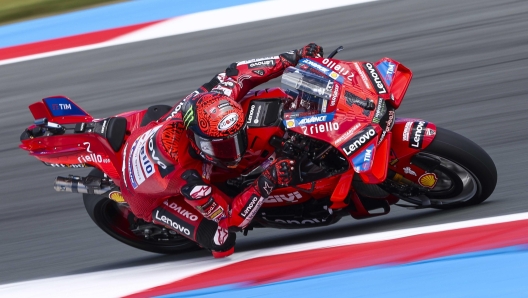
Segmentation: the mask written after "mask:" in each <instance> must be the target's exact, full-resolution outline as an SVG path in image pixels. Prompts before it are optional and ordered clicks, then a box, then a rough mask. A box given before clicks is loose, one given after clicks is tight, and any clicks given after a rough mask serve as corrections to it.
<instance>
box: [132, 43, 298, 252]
mask: <svg viewBox="0 0 528 298" xmlns="http://www.w3.org/2000/svg"><path fill="white" fill-rule="evenodd" d="M299 56H300V54H298V52H297V51H291V52H287V53H283V54H280V55H278V56H273V57H265V58H259V59H251V60H246V61H240V62H237V63H233V64H231V65H230V66H229V67H228V68H227V69H226V71H225V72H223V73H220V74H218V75H216V76H215V77H214V78H213V79H212V80H211V81H210V82H208V83H206V84H204V85H203V86H201V87H200V88H198V90H196V91H194V92H193V93H191V94H190V95H188V96H187V97H186V98H185V99H184V100H183V101H181V102H180V103H178V104H177V105H175V106H174V107H173V108H172V110H171V111H170V112H169V113H168V114H167V115H165V116H163V117H162V118H161V119H160V120H158V121H153V122H151V123H149V124H147V125H146V126H144V127H140V128H138V129H137V130H135V131H134V132H133V133H132V134H131V135H130V137H129V138H128V139H127V141H126V143H125V149H124V150H125V153H124V154H123V166H122V171H123V177H124V179H123V180H124V185H122V194H123V196H124V198H125V199H126V201H127V202H128V204H129V205H130V208H131V210H132V212H133V213H134V214H135V215H136V216H137V217H138V218H141V219H143V220H145V221H148V222H151V221H153V222H156V223H160V224H162V225H165V226H169V227H170V228H172V229H173V230H176V231H177V232H179V233H180V234H182V235H184V236H186V237H187V238H189V239H191V240H193V241H196V242H198V243H199V244H200V245H201V246H203V247H206V248H211V247H214V244H216V245H219V243H220V244H222V240H225V237H227V235H218V233H217V227H218V222H221V223H222V225H226V226H224V227H223V228H225V229H227V228H228V227H239V228H244V227H246V226H247V225H248V224H249V223H250V222H251V220H252V219H253V217H254V216H255V214H256V212H257V210H258V209H259V208H260V206H261V205H262V202H263V201H264V199H265V198H266V197H267V196H268V195H269V194H270V193H271V191H272V190H273V187H274V185H273V184H272V183H271V182H270V181H267V180H266V178H265V177H263V178H262V179H257V181H255V183H253V184H252V185H250V186H249V187H248V188H247V189H246V190H245V191H244V192H243V193H241V194H240V195H238V196H237V197H235V198H234V199H231V198H230V197H228V196H227V195H225V194H224V193H223V192H222V191H220V190H219V189H217V188H216V187H215V186H213V185H211V184H210V181H209V175H210V173H211V170H212V168H213V166H212V165H211V164H209V163H207V162H205V161H204V160H203V159H201V158H199V157H197V155H196V154H193V150H194V149H193V148H192V146H191V145H190V142H189V140H188V138H187V136H186V134H185V130H184V126H183V122H182V114H181V111H180V109H181V107H182V105H183V103H184V102H185V101H187V100H190V99H192V97H193V96H195V95H196V94H199V93H202V92H219V93H223V94H224V95H226V96H229V97H230V98H232V99H233V100H236V101H240V100H241V99H242V98H243V97H244V96H245V95H246V94H247V93H248V92H249V91H250V90H251V89H252V88H253V87H255V86H257V85H259V84H262V83H264V82H266V81H269V80H270V79H273V78H276V77H278V76H279V75H281V74H282V72H283V70H284V69H285V68H286V67H288V66H292V65H295V64H296V63H297V62H298V60H299V59H300V57H299ZM168 131H170V132H173V133H174V132H177V133H178V136H179V137H178V140H177V142H176V143H175V145H174V146H177V150H174V149H175V148H170V149H171V150H164V149H167V148H163V147H162V146H164V145H163V142H162V139H163V137H164V133H165V132H168ZM167 152H177V153H173V154H171V156H169V154H168V153H167ZM223 219H225V220H223ZM221 220H222V221H221ZM215 233H216V236H217V238H218V237H220V238H222V237H224V239H215V240H212V239H213V238H214V235H215ZM220 234H222V233H220Z"/></svg>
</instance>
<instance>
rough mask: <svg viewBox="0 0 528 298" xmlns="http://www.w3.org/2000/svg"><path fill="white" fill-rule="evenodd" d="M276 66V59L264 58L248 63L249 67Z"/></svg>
mask: <svg viewBox="0 0 528 298" xmlns="http://www.w3.org/2000/svg"><path fill="white" fill-rule="evenodd" d="M273 66H275V60H262V61H255V62H251V63H249V64H248V67H249V68H262V67H273Z"/></svg>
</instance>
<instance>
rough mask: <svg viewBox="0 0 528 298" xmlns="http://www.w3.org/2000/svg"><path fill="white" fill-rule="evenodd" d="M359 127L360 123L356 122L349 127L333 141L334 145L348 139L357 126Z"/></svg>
mask: <svg viewBox="0 0 528 298" xmlns="http://www.w3.org/2000/svg"><path fill="white" fill-rule="evenodd" d="M360 127H361V123H356V124H355V125H354V126H352V127H351V128H349V129H348V130H347V131H346V132H345V133H344V134H342V135H341V136H340V137H339V138H338V139H337V140H335V141H334V145H336V146H337V145H339V144H341V143H343V142H344V141H346V140H348V138H350V137H351V136H352V135H353V134H354V133H355V132H356V131H357V130H358V129H359V128H360Z"/></svg>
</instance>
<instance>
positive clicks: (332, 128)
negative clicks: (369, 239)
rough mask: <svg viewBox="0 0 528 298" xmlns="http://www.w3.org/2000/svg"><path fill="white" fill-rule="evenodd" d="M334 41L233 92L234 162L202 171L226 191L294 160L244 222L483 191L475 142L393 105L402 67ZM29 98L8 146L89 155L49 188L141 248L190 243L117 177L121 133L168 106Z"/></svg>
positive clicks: (292, 219) (439, 203)
mask: <svg viewBox="0 0 528 298" xmlns="http://www.w3.org/2000/svg"><path fill="white" fill-rule="evenodd" d="M340 50H342V47H340V48H338V49H336V50H335V51H334V52H332V54H330V55H329V57H327V58H313V59H312V58H310V59H302V60H300V61H299V63H298V64H297V66H296V67H289V68H287V69H286V70H285V71H284V73H283V75H282V78H281V82H282V84H283V88H272V89H265V90H258V91H251V92H250V93H249V94H248V95H247V96H246V97H245V98H244V99H243V100H242V101H241V104H242V106H243V108H244V110H245V112H246V125H247V129H248V150H247V152H246V154H245V155H244V158H243V160H242V162H241V163H240V164H239V166H238V167H237V168H236V169H230V170H229V171H225V170H222V169H216V168H215V170H213V171H212V172H211V182H212V183H214V184H215V185H216V186H218V187H219V188H220V189H221V190H223V191H224V192H226V193H227V194H229V195H232V196H235V195H237V194H238V193H239V192H240V191H241V190H243V189H244V188H245V187H246V186H247V185H248V184H250V183H251V182H253V181H254V179H256V177H258V176H259V175H260V173H261V172H262V171H263V170H264V169H265V168H266V167H267V166H268V165H269V164H270V163H271V162H272V161H273V160H274V159H275V158H278V157H288V158H293V159H295V160H296V161H297V163H296V168H295V175H294V178H293V181H292V183H291V186H290V187H285V188H279V189H276V190H275V191H274V192H273V193H272V194H271V195H270V196H269V197H268V198H267V199H266V200H265V202H264V204H263V205H262V207H261V208H260V210H259V211H258V214H257V215H256V217H255V218H254V220H253V222H252V223H251V224H250V225H249V226H248V227H247V228H246V229H245V230H244V231H243V232H244V234H246V233H247V232H248V231H249V230H251V229H253V228H280V229H292V228H309V227H318V226H326V225H330V224H333V223H336V222H337V221H338V220H339V219H340V218H342V217H343V216H352V217H353V218H356V219H362V218H368V217H373V216H379V215H384V214H387V213H389V211H390V206H391V205H396V206H403V207H407V208H414V209H421V208H436V209H451V208H458V207H463V206H470V205H475V204H479V203H481V202H483V201H484V200H486V199H487V198H488V197H489V196H490V195H491V193H492V192H493V190H494V189H495V185H496V183H497V171H496V168H495V164H494V163H493V161H492V159H491V158H490V157H489V155H488V154H487V153H486V152H485V151H484V150H483V149H482V148H480V147H479V146H478V145H476V144H475V143H473V142H472V141H470V140H468V139H467V138H465V137H463V136H461V135H458V134H456V133H454V132H452V131H449V130H446V129H442V128H439V127H437V126H436V125H434V124H433V123H431V122H428V121H426V120H421V119H411V118H397V117H396V110H397V109H398V107H399V106H400V105H401V103H402V100H403V97H404V95H405V93H406V91H407V88H408V86H409V83H410V81H411V78H412V72H411V71H410V70H409V69H408V68H406V67H405V66H404V65H403V64H401V63H399V62H398V61H395V60H393V59H390V58H383V59H381V60H379V61H377V62H375V63H370V62H359V61H351V62H348V61H341V60H337V59H333V57H334V55H335V54H336V53H338V52H339V51H340ZM29 109H30V111H31V113H32V114H33V117H34V119H35V121H34V124H33V125H31V126H30V127H28V128H27V129H26V130H25V131H24V132H23V133H22V135H21V142H22V144H21V145H20V148H22V149H23V150H26V151H28V152H29V154H30V155H32V156H34V157H36V158H37V159H39V160H40V161H42V162H43V163H44V164H45V165H47V166H51V167H69V168H84V167H93V168H94V169H93V170H92V171H91V172H90V174H89V175H87V176H85V177H81V176H72V175H70V177H57V179H56V181H55V189H56V190H57V191H66V192H74V193H82V194H83V200H84V204H85V207H86V210H87V212H88V214H89V215H90V217H91V218H92V219H93V221H94V222H95V223H96V224H97V225H98V226H99V227H100V228H101V229H102V230H103V231H105V232H106V233H108V234H109V235H110V236H112V237H114V238H115V239H117V240H119V241H121V242H123V243H125V244H128V245H131V246H133V247H135V248H138V249H143V250H146V251H150V252H156V253H177V252H180V251H183V250H187V249H190V248H193V247H196V244H195V243H194V242H192V241H190V240H188V239H187V238H185V237H183V236H182V235H181V234H180V231H175V230H173V229H171V228H170V227H168V226H162V225H158V224H154V223H149V222H144V221H142V220H140V219H138V218H136V217H135V216H134V214H133V213H132V212H131V211H130V209H129V208H128V205H127V202H126V201H125V200H124V199H123V197H122V195H121V193H120V189H119V186H120V185H121V181H122V177H121V175H122V171H121V168H122V159H123V157H122V153H123V148H122V147H123V144H124V142H125V140H126V139H127V137H128V136H129V135H130V134H131V132H132V131H134V130H135V129H137V128H138V127H141V126H143V125H146V124H148V123H150V122H151V121H156V120H158V119H165V118H167V117H170V115H171V107H170V106H165V105H156V106H152V107H149V108H148V109H145V110H138V111H129V112H125V113H121V114H118V115H116V116H113V117H109V118H105V119H95V118H93V117H92V116H91V115H90V114H88V113H87V112H86V111H84V110H83V109H82V108H81V107H79V106H78V105H77V104H75V103H74V102H73V101H71V100H70V99H68V98H66V97H64V96H53V97H48V98H44V99H43V100H42V101H41V102H36V103H33V104H32V105H30V106H29ZM176 109H177V108H176ZM151 162H153V161H151ZM182 201H183V198H182ZM180 208H181V207H180ZM175 211H176V212H180V211H181V214H183V213H185V210H183V209H182V210H179V211H178V210H175ZM183 215H184V214H183ZM190 216H192V215H190Z"/></svg>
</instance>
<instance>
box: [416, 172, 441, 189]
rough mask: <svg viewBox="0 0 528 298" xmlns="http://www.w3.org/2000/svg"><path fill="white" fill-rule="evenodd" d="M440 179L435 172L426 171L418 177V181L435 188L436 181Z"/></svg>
mask: <svg viewBox="0 0 528 298" xmlns="http://www.w3.org/2000/svg"><path fill="white" fill-rule="evenodd" d="M437 181H438V178H437V177H436V175H435V174H434V173H426V174H423V175H422V176H420V178H419V179H418V183H419V184H420V185H421V186H423V187H427V188H434V187H435V185H436V182H437Z"/></svg>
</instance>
